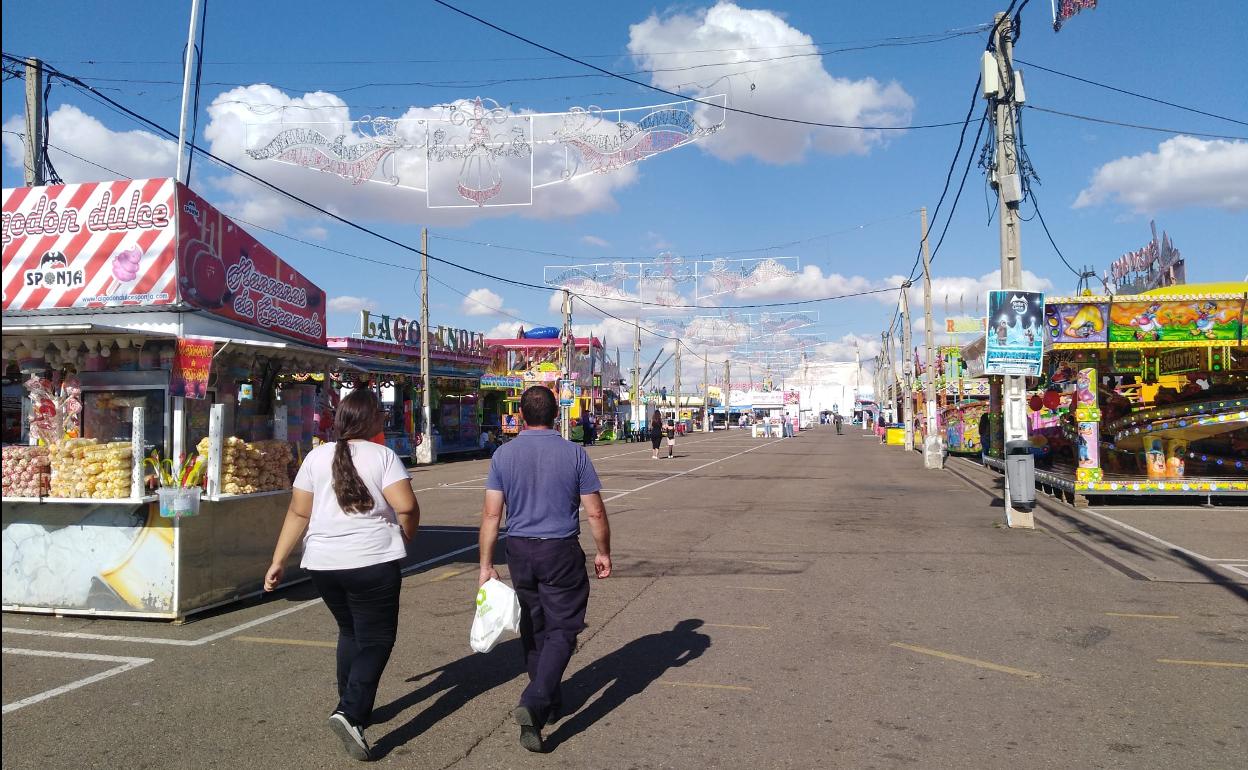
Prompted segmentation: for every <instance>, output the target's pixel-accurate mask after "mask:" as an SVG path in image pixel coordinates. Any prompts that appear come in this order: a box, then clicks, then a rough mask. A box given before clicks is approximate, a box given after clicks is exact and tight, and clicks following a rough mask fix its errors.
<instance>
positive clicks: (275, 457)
mask: <svg viewBox="0 0 1248 770" xmlns="http://www.w3.org/2000/svg"><path fill="white" fill-rule="evenodd" d="M222 444H223V446H222V457H221V492H222V494H227V495H250V494H255V493H256V492H271V491H275V490H279V489H290V470H289V469H290V463H291V460H292V459H293V457H294V455H293V454H292V452H291V450H290V445H289V444H287V443H286V442H285V441H278V440H266V441H254V442H251V443H248V442H246V441H243V440H242V439H241V438H238V437H237V436H231V437H229V438H227V439H225V440H224V441H223V442H222ZM197 450H198V451H199V454H200V455H201V456H203V457H205V458H208V457H209V455H210V451H209V445H208V439H207V438H204V439H202V440H200V442H199V446H198V447H197Z"/></svg>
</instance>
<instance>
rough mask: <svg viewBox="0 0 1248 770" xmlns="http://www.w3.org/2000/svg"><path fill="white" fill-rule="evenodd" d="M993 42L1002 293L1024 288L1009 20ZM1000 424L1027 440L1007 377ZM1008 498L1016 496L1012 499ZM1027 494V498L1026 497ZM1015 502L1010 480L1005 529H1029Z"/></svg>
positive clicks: (1021, 386)
mask: <svg viewBox="0 0 1248 770" xmlns="http://www.w3.org/2000/svg"><path fill="white" fill-rule="evenodd" d="M994 21H995V22H996V24H995V29H996V33H995V38H996V39H995V40H993V43H994V44H995V45H994V46H993V48H994V53H993V58H994V60H995V61H994V64H995V66H996V75H997V77H996V88H995V89H991V88H989V85H990V82H988V81H985V84H984V94H985V96H986V97H987V98H989V99H990V100H991V101H992V105H993V111H994V121H993V122H994V124H995V125H994V127H995V129H996V168H995V169H994V170H993V172H994V182H995V184H996V187H997V195H998V198H999V208H1000V212H1001V214H1000V231H1001V288H1002V289H1022V288H1023V260H1022V256H1021V254H1020V250H1019V218H1018V207H1019V204H1020V203H1021V202H1022V197H1023V193H1022V180H1021V178H1020V175H1019V167H1018V155H1017V148H1016V145H1015V130H1016V129H1015V117H1016V115H1017V106H1016V105H1017V102H1016V98H1017V95H1018V94H1017V88H1016V82H1015V73H1014V41H1013V34H1012V30H1011V21H1010V18H1009V16H1007V15H1006V14H1004V13H998V14H996V16H995V17H994ZM1002 397H1003V398H1002V404H1001V407H1002V420H1003V422H1004V426H1005V443H1006V446H1007V447H1008V446H1009V444H1010V442H1013V441H1026V440H1027V407H1026V401H1027V381H1026V378H1024V377H1021V376H1007V377H1005V378H1004V381H1003V382H1002ZM1012 492H1019V493H1018V494H1012ZM1030 494H1031V493H1030V490H1028V495H1027V496H1028V497H1030ZM1015 499H1023V496H1022V494H1021V491H1016V490H1011V489H1010V484H1009V476H1008V474H1007V476H1006V483H1005V514H1006V523H1007V524H1008V525H1009V526H1010V527H1022V528H1025V529H1032V528H1034V527H1035V524H1034V523H1033V521H1032V515H1031V511H1030V510H1020V509H1017V508H1015V507H1014V502H1013V501H1014V500H1015Z"/></svg>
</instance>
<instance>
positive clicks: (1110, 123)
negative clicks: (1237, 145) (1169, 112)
mask: <svg viewBox="0 0 1248 770" xmlns="http://www.w3.org/2000/svg"><path fill="white" fill-rule="evenodd" d="M1023 107H1025V108H1027V109H1029V110H1035V111H1036V112H1047V113H1048V114H1050V115H1061V116H1062V117H1065V118H1075V119H1076V120H1086V121H1089V122H1091V123H1102V124H1104V125H1107V126H1121V127H1122V128H1138V129H1140V130H1141V131H1157V132H1158V133H1162V134H1184V135H1186V136H1199V137H1203V138H1205V139H1230V140H1232V141H1243V140H1248V136H1234V135H1228V134H1210V133H1205V132H1201V131H1183V130H1180V129H1177V128H1158V127H1157V126H1142V125H1140V124H1139V123H1124V122H1122V121H1120V120H1109V119H1107V118H1094V117H1092V116H1090V115H1078V114H1076V113H1073V112H1062V111H1061V110H1051V109H1048V108H1047V107H1038V106H1036V105H1034V104H1024V105H1023Z"/></svg>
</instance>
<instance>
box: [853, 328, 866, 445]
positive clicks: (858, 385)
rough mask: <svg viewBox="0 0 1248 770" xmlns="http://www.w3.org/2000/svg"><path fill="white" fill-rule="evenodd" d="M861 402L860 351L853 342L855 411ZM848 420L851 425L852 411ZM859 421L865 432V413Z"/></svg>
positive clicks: (856, 342)
mask: <svg viewBox="0 0 1248 770" xmlns="http://www.w3.org/2000/svg"><path fill="white" fill-rule="evenodd" d="M861 401H862V351H860V350H859V349H858V341H857V340H855V341H854V408H855V409H856V408H857V407H858V404H859V402H861ZM849 419H850V420H851V424H852V420H853V419H854V413H853V412H852V411H851V412H850V413H849ZM860 419H861V421H862V429H863V430H866V429H867V415H866V412H863V413H862V416H861V418H860Z"/></svg>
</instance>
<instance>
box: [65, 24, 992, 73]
mask: <svg viewBox="0 0 1248 770" xmlns="http://www.w3.org/2000/svg"><path fill="white" fill-rule="evenodd" d="M990 26H992V25H991V24H986V23H985V24H973V25H967V26H963V27H952V28H950V29H943V30H940V31H939V32H927V33H920V34H914V35H895V36H892V37H882V38H869V39H865V40H828V41H824V42H820V43H781V44H777V45H759V46H747V47H743V48H695V49H688V50H682V51H648V52H647V53H646V56H686V55H688V54H694V53H735V52H738V51H773V50H776V49H779V48H806V47H809V46H827V45H855V46H862V47H866V46H868V45H871V44H881V45H884V44H888V43H890V42H892V41H905V40H913V41H917V42H920V43H921V42H926V41H925V40H924V38H942V39H943V37H944V36H949V35H955V36H956V35H969V34H975V33H977V32H982V31H984V30H985V29H987V28H988V27H990ZM576 55H577V56H578V57H579V58H582V59H617V58H620V57H622V56H630V55H632V54H622V53H588V54H576ZM558 58H559V57H557V56H501V57H475V56H474V57H470V58H459V59H326V60H316V61H313V60H308V59H267V58H266V59H247V60H236V61H228V60H211V59H210V60H208V61H206V62H205V64H209V65H213V66H218V65H240V66H247V67H254V66H255V65H257V64H298V65H306V64H323V65H331V66H339V65H357V64H359V65H378V64H479V63H482V62H518V61H551V60H555V59H558ZM49 61H51V62H52V63H57V62H58V60H57V59H50V60H49ZM70 63H71V64H89V65H97V64H120V65H152V64H179V65H180V64H182V62H180V61H177V60H175V59H112V60H109V59H81V60H78V61H74V62H70Z"/></svg>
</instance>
